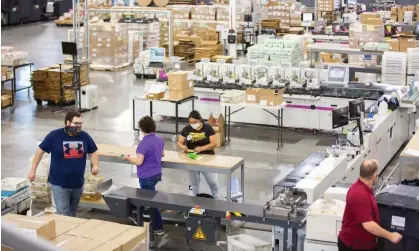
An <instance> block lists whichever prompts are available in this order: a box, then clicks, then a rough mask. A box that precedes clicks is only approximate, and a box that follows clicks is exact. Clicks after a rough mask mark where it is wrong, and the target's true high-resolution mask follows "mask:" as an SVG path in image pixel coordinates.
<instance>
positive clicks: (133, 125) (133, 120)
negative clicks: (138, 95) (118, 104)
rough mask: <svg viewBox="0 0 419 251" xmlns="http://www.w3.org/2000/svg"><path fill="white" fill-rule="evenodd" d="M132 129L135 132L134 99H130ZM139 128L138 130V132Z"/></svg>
mask: <svg viewBox="0 0 419 251" xmlns="http://www.w3.org/2000/svg"><path fill="white" fill-rule="evenodd" d="M132 129H133V130H134V131H135V130H136V128H135V99H132ZM139 129H140V128H138V130H139Z"/></svg>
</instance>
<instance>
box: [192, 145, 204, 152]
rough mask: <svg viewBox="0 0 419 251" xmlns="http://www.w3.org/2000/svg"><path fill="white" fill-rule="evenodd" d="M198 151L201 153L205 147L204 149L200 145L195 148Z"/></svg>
mask: <svg viewBox="0 0 419 251" xmlns="http://www.w3.org/2000/svg"><path fill="white" fill-rule="evenodd" d="M193 150H194V151H195V152H196V153H200V152H202V151H203V150H204V149H202V147H200V146H198V147H196V148H195V149H193Z"/></svg>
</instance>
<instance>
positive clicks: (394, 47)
mask: <svg viewBox="0 0 419 251" xmlns="http://www.w3.org/2000/svg"><path fill="white" fill-rule="evenodd" d="M386 43H388V44H390V50H391V51H400V42H399V40H397V39H389V40H386Z"/></svg>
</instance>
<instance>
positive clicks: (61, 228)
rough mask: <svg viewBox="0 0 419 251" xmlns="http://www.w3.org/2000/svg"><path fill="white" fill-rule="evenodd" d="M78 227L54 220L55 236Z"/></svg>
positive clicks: (72, 223)
mask: <svg viewBox="0 0 419 251" xmlns="http://www.w3.org/2000/svg"><path fill="white" fill-rule="evenodd" d="M78 226H80V224H78V223H74V222H67V221H58V220H55V233H56V235H57V236H59V235H62V234H65V233H67V232H68V231H70V230H72V229H74V228H76V227H78Z"/></svg>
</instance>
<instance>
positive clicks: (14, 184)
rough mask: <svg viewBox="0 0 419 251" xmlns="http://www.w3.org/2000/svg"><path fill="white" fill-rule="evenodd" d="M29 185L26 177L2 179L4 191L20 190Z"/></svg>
mask: <svg viewBox="0 0 419 251" xmlns="http://www.w3.org/2000/svg"><path fill="white" fill-rule="evenodd" d="M27 185H28V182H27V179H25V178H4V179H2V180H1V190H2V191H18V190H20V189H22V188H24V187H25V186H27Z"/></svg>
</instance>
